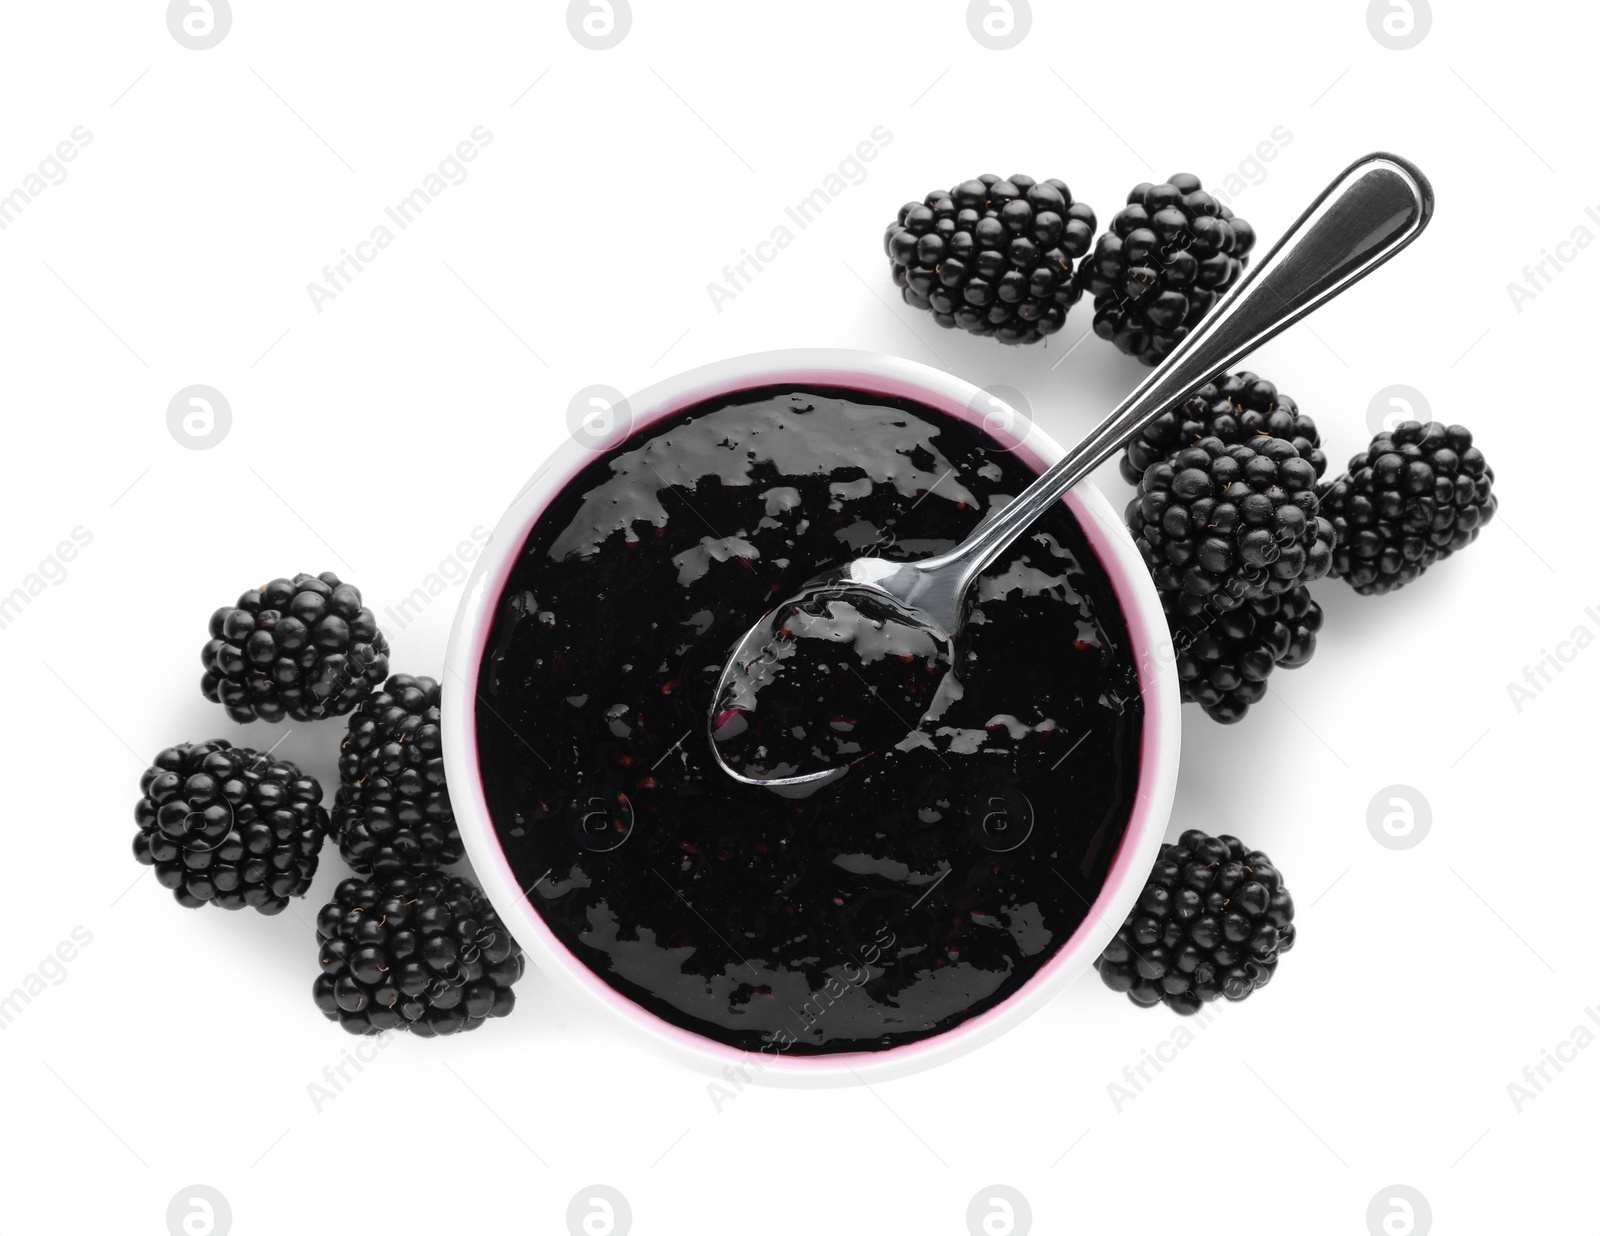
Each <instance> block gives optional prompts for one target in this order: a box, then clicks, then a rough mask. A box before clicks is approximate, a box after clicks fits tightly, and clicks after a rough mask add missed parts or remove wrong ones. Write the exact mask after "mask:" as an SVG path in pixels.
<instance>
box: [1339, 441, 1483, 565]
mask: <svg viewBox="0 0 1600 1236" xmlns="http://www.w3.org/2000/svg"><path fill="white" fill-rule="evenodd" d="M1493 490H1494V469H1493V468H1491V467H1490V466H1489V464H1488V461H1487V460H1485V459H1484V457H1483V452H1482V451H1480V450H1479V449H1478V448H1477V447H1475V446H1473V445H1472V434H1471V433H1470V432H1469V431H1468V430H1467V429H1465V428H1464V427H1462V426H1460V425H1449V426H1445V425H1441V424H1440V423H1439V422H1438V421H1430V422H1428V424H1426V425H1424V424H1422V423H1421V422H1420V421H1402V422H1401V423H1400V424H1398V425H1396V426H1395V427H1394V429H1393V430H1391V431H1390V432H1388V433H1380V434H1379V435H1378V436H1377V437H1375V438H1373V439H1372V444H1371V445H1370V446H1368V447H1367V449H1366V450H1365V451H1363V452H1362V453H1361V454H1359V455H1357V456H1356V457H1355V458H1354V459H1352V460H1351V461H1350V470H1349V471H1348V472H1346V473H1344V474H1343V475H1342V476H1340V477H1339V478H1338V479H1337V480H1335V481H1332V482H1330V483H1328V484H1327V485H1325V486H1324V488H1323V491H1322V509H1323V512H1324V514H1326V515H1327V517H1328V518H1329V519H1330V520H1331V521H1332V522H1333V529H1334V536H1335V544H1334V551H1333V573H1334V574H1335V575H1338V576H1340V577H1341V578H1342V579H1344V580H1345V581H1346V582H1348V583H1349V584H1350V585H1351V587H1353V588H1354V589H1355V590H1356V591H1357V592H1360V593H1363V594H1367V595H1371V594H1373V593H1382V592H1390V591H1392V590H1393V589H1395V588H1402V587H1404V586H1405V585H1406V584H1409V583H1410V582H1411V581H1412V580H1414V579H1416V578H1417V576H1419V575H1421V574H1422V573H1423V572H1424V571H1426V570H1427V569H1428V568H1429V567H1430V566H1432V565H1433V564H1434V563H1435V562H1438V561H1440V560H1441V559H1443V558H1448V557H1449V556H1450V555H1451V554H1453V553H1455V551H1456V550H1458V549H1463V548H1465V547H1466V546H1468V545H1470V544H1472V542H1473V541H1475V540H1477V539H1478V531H1479V530H1480V529H1481V528H1482V527H1483V525H1484V524H1486V523H1488V522H1489V521H1490V520H1491V519H1493V518H1494V513H1495V510H1496V509H1497V508H1498V507H1499V505H1500V504H1499V500H1498V499H1497V498H1496V497H1495V496H1494V492H1493Z"/></svg>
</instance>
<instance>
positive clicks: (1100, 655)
mask: <svg viewBox="0 0 1600 1236" xmlns="http://www.w3.org/2000/svg"><path fill="white" fill-rule="evenodd" d="M1031 479H1032V473H1031V472H1030V471H1029V470H1028V469H1027V468H1026V467H1025V466H1024V465H1023V464H1022V463H1021V461H1019V460H1018V459H1016V458H1015V456H1013V455H1010V454H1007V453H1006V452H1005V451H1004V450H1002V449H1001V448H1000V447H998V446H997V445H996V444H995V443H994V442H993V441H992V440H991V439H989V438H988V437H986V436H985V435H984V434H982V433H981V432H980V431H979V430H978V429H976V428H974V427H972V426H970V425H969V424H967V423H966V422H964V421H962V420H960V419H958V418H955V417H951V416H948V415H946V414H943V413H940V412H937V411H934V410H932V409H930V408H927V407H924V406H922V405H920V404H917V403H913V402H910V401H907V400H899V399H893V398H889V397H886V396H878V395H867V394H862V393H858V392H852V391H846V390H838V389H826V388H823V389H815V390H795V389H792V388H766V389H761V390H754V391H747V392H743V393H741V394H738V395H736V396H730V397H725V398H722V399H718V400H714V401H710V402H707V403H704V404H699V405H696V406H694V407H692V408H689V409H687V410H685V411H683V412H681V413H678V414H676V415H674V416H672V417H670V418H668V419H666V420H663V421H659V422H657V423H656V424H654V425H651V426H650V427H648V428H647V429H644V430H641V431H638V432H636V433H635V434H634V435H633V436H631V437H630V438H628V439H627V440H626V441H624V442H623V443H622V444H621V445H620V446H618V447H616V448H614V449H612V450H611V451H609V452H608V453H607V454H605V455H603V456H601V457H599V458H597V459H596V460H595V461H594V462H593V463H592V464H591V465H589V466H588V467H587V468H586V469H585V470H584V471H583V472H582V473H581V474H580V475H579V476H578V477H577V478H575V479H574V480H573V481H572V482H571V483H570V484H568V485H567V486H566V487H565V488H564V489H563V491H562V492H561V494H560V495H559V496H558V497H557V498H556V499H555V501H554V502H553V503H552V504H551V505H550V506H549V507H548V508H547V509H546V510H545V512H544V513H543V515H542V516H541V517H540V518H539V520H538V521H537V523H536V525H535V527H534V528H533V530H532V532H531V534H530V535H529V536H528V539H527V543H526V545H525V546H524V547H523V550H522V552H521V554H520V555H519V557H518V559H517V561H516V563H515V565H514V566H513V568H512V571H511V575H510V578H509V580H508V582H507V584H506V587H505V589H504V591H503V593H502V595H501V597H500V599H499V601H498V604H497V610H496V614H495V617H494V621H493V624H492V628H491V631H490V635H489V640H488V645H487V648H486V650H485V654H484V659H483V663H482V666H481V668H480V673H479V681H478V684H477V685H478V702H477V707H476V727H477V739H478V744H479V759H480V764H481V768H482V772H483V779H484V790H485V794H486V797H487V800H488V804H489V808H490V813H491V815H492V817H493V819H494V824H495V829H496V832H497V835H498V837H499V840H500V843H501V845H502V847H503V848H504V850H505V853H506V856H507V858H508V860H509V862H510V864H511V866H512V869H513V872H514V873H515V875H516V877H517V879H518V881H519V883H520V884H521V886H522V887H523V888H524V889H527V890H529V891H528V893H527V896H528V899H529V901H530V903H531V904H532V906H533V907H534V908H535V910H536V911H537V912H538V913H539V914H540V915H541V916H542V917H543V919H544V921H545V922H546V923H547V924H548V925H549V927H550V929H551V930H552V931H553V933H554V934H555V935H556V937H557V938H558V939H559V940H560V941H561V942H562V943H563V944H564V945H565V946H566V947H567V948H568V949H569V950H570V951H571V952H572V953H573V954H574V955H575V956H576V957H577V958H578V959H579V960H581V961H582V963H583V964H585V965H587V966H588V967H589V968H590V969H591V970H593V971H594V972H595V973H596V974H597V975H598V976H600V978H602V979H603V980H604V981H605V982H606V983H608V984H610V985H611V986H612V987H613V988H615V989H616V990H617V991H619V992H621V993H622V994H623V995H625V996H627V997H628V998H630V999H632V1000H634V1001H636V1002H637V1003H639V1004H640V1005H641V1006H643V1007H644V1008H645V1009H647V1010H648V1011H650V1012H652V1013H654V1014H656V1015H657V1016H659V1017H661V1018H663V1019H665V1020H666V1021H668V1022H670V1023H672V1024H674V1025H677V1026H680V1027H682V1028H684V1029H687V1030H690V1031H693V1032H695V1033H698V1034H702V1035H706V1036H708V1037H710V1038H712V1039H716V1040H719V1041H721V1042H723V1043H726V1044H729V1045H731V1046H734V1047H738V1048H742V1049H745V1050H750V1051H758V1050H765V1051H768V1052H781V1053H785V1054H788V1055H796V1056H798V1055H809V1054H817V1053H824V1052H841V1051H870V1050H876V1049H882V1048H887V1047H893V1046H897V1045H900V1044H904V1043H907V1042H911V1041H914V1040H917V1039H921V1038H925V1037H927V1036H929V1035H932V1034H937V1033H939V1032H941V1031H944V1030H947V1029H949V1028H951V1027H953V1026H955V1025H958V1024H959V1023H961V1022H962V1021H964V1020H966V1019H967V1018H970V1017H972V1016H974V1015H976V1014H979V1013H981V1012H983V1011H985V1010H986V1009H989V1008H992V1007H993V1006H994V1005H995V1004H997V1003H999V1002H1000V1001H1003V1000H1004V999H1005V998H1006V997H1007V996H1009V995H1011V994H1013V993H1014V992H1016V991H1017V990H1018V989H1019V988H1020V987H1022V986H1023V984H1025V983H1026V982H1027V981H1028V980H1029V979H1030V978H1031V977H1032V976H1033V975H1034V974H1036V973H1037V972H1038V970H1039V969H1040V968H1041V967H1042V966H1043V965H1044V964H1045V963H1047V962H1048V961H1049V960H1050V958H1051V957H1052V956H1053V955H1054V953H1055V952H1056V950H1057V949H1058V948H1059V947H1060V946H1061V945H1062V944H1063V943H1064V942H1065V941H1066V940H1067V939H1068V938H1069V937H1070V936H1071V934H1072V933H1073V931H1074V930H1075V929H1076V928H1077V927H1078V925H1079V924H1080V923H1081V922H1082V920H1083V918H1084V916H1085V915H1086V914H1087V912H1088V907H1089V905H1090V903H1091V902H1092V901H1093V899H1094V898H1095V897H1096V896H1097V895H1098V893H1099V890H1100V887H1101V884H1102V883H1103V881H1104V878H1105V874H1106V871H1107V869H1108V868H1109V867H1110V865H1111V862H1112V860H1113V859H1114V858H1115V855H1116V852H1117V847H1118V845H1119V843H1120V842H1121V839H1122V835H1123V831H1124V828H1125V826H1126V823H1127V819H1128V815H1129V812H1130V809H1131V805H1132V800H1133V795H1134V791H1135V787H1136V785H1137V782H1138V774H1139V760H1140V731H1141V725H1142V717H1143V705H1142V702H1141V700H1140V697H1139V693H1138V686H1137V671H1136V667H1135V665H1134V662H1133V657H1132V654H1131V652H1130V647H1129V638H1128V633H1127V628H1126V624H1125V622H1124V620H1123V617H1122V613H1121V611H1120V609H1119V607H1118V605H1117V601H1116V598H1115V596H1114V594H1113V592H1112V589H1111V585H1110V583H1109V582H1108V581H1107V579H1106V577H1105V575H1104V573H1103V572H1102V570H1101V569H1100V567H1099V565H1098V563H1096V561H1095V560H1094V557H1093V553H1092V551H1091V550H1090V548H1089V546H1088V544H1087V543H1086V541H1085V539H1084V537H1083V534H1082V532H1081V530H1080V529H1079V527H1078V525H1077V523H1076V521H1075V520H1074V519H1073V517H1072V515H1071V513H1070V511H1068V509H1067V508H1066V507H1065V506H1064V505H1063V506H1059V507H1057V508H1055V509H1054V510H1053V511H1052V512H1051V513H1049V514H1048V515H1047V516H1045V517H1044V518H1043V519H1041V520H1040V521H1039V523H1038V524H1037V525H1035V527H1034V528H1033V530H1031V531H1030V532H1029V533H1028V534H1027V535H1026V536H1024V537H1023V538H1021V540H1019V542H1018V543H1017V544H1016V545H1015V546H1013V547H1012V548H1011V549H1010V550H1009V551H1007V552H1006V553H1005V554H1004V555H1002V556H1001V558H1000V559H999V560H998V561H997V562H996V563H995V565H994V566H992V567H991V568H990V569H989V571H988V572H986V573H985V575H984V576H983V577H982V578H981V579H980V580H979V581H978V584H977V585H976V587H975V590H974V595H973V598H972V611H971V616H970V618H969V620H968V623H967V625H966V627H965V628H964V629H963V631H962V633H961V635H960V637H959V639H958V640H957V643H956V646H955V657H954V667H953V672H952V673H951V674H950V675H949V676H948V677H946V678H945V679H944V683H945V685H944V686H943V687H942V688H940V690H939V693H938V696H937V698H935V699H934V700H933V702H932V705H931V707H930V708H929V709H928V711H927V715H926V717H925V718H924V719H923V721H922V723H921V725H920V726H918V727H917V728H916V729H915V731H914V732H913V733H912V734H911V735H910V736H909V737H907V738H906V739H905V741H902V742H901V743H899V744H898V745H897V746H894V747H891V748H889V749H887V750H883V751H879V752H878V753H876V754H874V755H872V756H871V757H870V758H868V759H864V760H861V761H860V762H859V763H857V764H855V765H853V766H852V767H850V768H849V769H848V770H847V771H846V772H845V774H844V775H843V776H842V777H839V778H838V779H837V780H834V781H830V782H828V783H826V784H823V785H821V786H820V787H817V786H811V787H807V790H808V792H807V793H806V794H805V795H804V796H798V797H786V796H783V795H781V794H778V793H775V792H774V791H773V790H771V789H768V788H762V787H758V786H750V785H744V784H741V783H739V782H737V781H735V780H734V779H732V778H731V777H729V776H728V775H727V774H726V773H725V772H723V771H722V770H721V769H720V768H719V767H718V766H717V763H716V760H715V758H714V756H713V754H712V752H711V738H710V736H709V730H708V725H707V718H708V716H709V715H710V713H711V710H712V705H713V703H714V698H713V697H714V695H715V691H716V685H717V682H718V679H719V677H720V676H721V671H722V667H723V663H724V661H725V660H726V659H727V658H728V656H729V654H730V652H731V651H732V649H733V648H734V646H735V645H736V644H737V643H738V642H739V640H740V639H741V638H742V636H743V635H744V634H745V632H746V631H747V630H748V629H749V628H750V626H751V625H752V624H753V623H754V622H755V621H756V619H758V618H759V617H760V616H761V615H762V614H763V613H765V612H766V611H768V610H770V609H772V608H773V607H774V606H775V605H778V604H779V603H780V602H781V601H783V600H784V599H785V598H788V597H793V596H795V595H796V594H798V593H799V592H800V590H801V588H802V587H803V585H805V584H806V583H807V582H808V581H810V580H812V579H814V578H815V577H816V576H817V575H818V574H820V573H821V572H822V571H824V570H826V569H827V568H829V567H832V566H836V565H838V564H840V563H842V562H844V561H846V560H847V559H849V558H851V557H855V556H858V555H860V554H862V553H868V552H877V553H882V554H885V555H889V556H921V555H926V554H930V553H934V552H938V551H940V550H944V549H948V548H949V547H951V546H952V545H954V544H955V543H956V542H957V541H958V540H960V539H961V538H962V537H964V536H965V535H966V534H967V533H968V532H970V531H971V529H972V528H973V527H974V526H975V525H976V524H977V523H978V521H979V520H980V519H981V518H982V516H983V515H984V514H985V513H986V512H987V511H988V510H990V509H991V507H993V506H994V505H996V504H999V503H1003V502H1004V501H1005V500H1006V499H1007V498H1008V497H1010V496H1011V495H1014V494H1016V493H1018V492H1020V490H1021V489H1022V488H1023V487H1024V486H1025V485H1026V484H1027V482H1028V481H1029V480H1031ZM908 664H909V663H908ZM867 702H870V701H867ZM845 719H846V720H850V719H851V718H849V717H846V718H845ZM855 720H857V721H858V722H859V718H855ZM821 721H822V723H823V724H829V723H831V721H832V717H831V716H830V717H827V718H821ZM809 723H810V724H812V725H815V724H817V720H816V719H811V720H810V722H809ZM829 732H830V733H833V734H835V735H837V734H839V733H842V731H838V730H830V731H829ZM838 741H848V740H838Z"/></svg>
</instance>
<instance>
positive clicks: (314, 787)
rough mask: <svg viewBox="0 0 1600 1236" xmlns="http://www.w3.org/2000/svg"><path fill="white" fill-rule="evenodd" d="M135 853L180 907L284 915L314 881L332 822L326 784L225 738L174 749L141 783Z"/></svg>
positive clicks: (270, 756)
mask: <svg viewBox="0 0 1600 1236" xmlns="http://www.w3.org/2000/svg"><path fill="white" fill-rule="evenodd" d="M139 789H140V791H141V792H142V793H143V795H144V797H143V798H141V799H140V800H139V804H138V806H137V807H136V808H135V810H134V820H135V821H136V822H137V823H138V825H139V834H138V836H136V837H135V838H134V839H133V856H134V857H135V858H136V859H138V860H139V861H140V862H141V863H143V864H144V865H145V866H147V867H154V868H155V869H156V879H157V880H159V881H160V882H161V885H162V886H163V887H164V888H170V889H171V890H172V894H173V896H174V897H176V898H177V899H178V904H179V905H183V906H189V907H191V908H195V907H198V906H203V905H205V904H206V903H207V902H210V903H211V904H212V905H218V906H221V907H222V908H223V909H225V910H238V909H242V908H243V907H245V906H254V907H255V908H256V909H257V910H259V911H261V913H263V914H276V913H278V912H279V911H280V910H282V909H283V908H284V907H285V906H286V905H288V904H289V898H291V897H300V896H303V895H304V894H305V891H306V889H308V888H310V887H311V877H312V876H314V875H315V874H316V871H317V855H318V853H319V851H321V849H322V842H323V835H324V833H325V832H326V830H327V827H328V813H327V812H326V811H324V810H323V809H322V786H320V785H319V784H318V783H317V779H316V778H315V777H308V776H306V775H305V774H304V773H302V772H301V771H300V770H299V769H298V768H296V767H295V766H294V765H293V764H291V763H289V761H288V760H281V759H277V758H275V757H274V756H272V755H270V754H267V755H263V754H262V753H260V752H258V751H251V750H249V749H247V748H245V747H234V746H231V745H229V744H228V743H227V742H224V741H223V740H222V739H220V738H219V739H215V740H213V741H211V742H194V743H184V744H183V745H181V746H177V747H168V748H167V749H166V750H165V751H163V752H162V753H161V754H160V755H158V756H156V759H155V763H154V764H153V765H151V766H150V768H148V769H147V770H146V771H145V774H144V776H143V777H142V778H140V781H139Z"/></svg>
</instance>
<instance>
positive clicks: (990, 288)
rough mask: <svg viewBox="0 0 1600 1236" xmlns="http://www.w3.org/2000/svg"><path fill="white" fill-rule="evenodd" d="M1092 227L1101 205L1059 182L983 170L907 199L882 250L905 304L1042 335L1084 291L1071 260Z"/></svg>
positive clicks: (972, 324)
mask: <svg viewBox="0 0 1600 1236" xmlns="http://www.w3.org/2000/svg"><path fill="white" fill-rule="evenodd" d="M1094 228H1095V219H1094V211H1093V210H1091V209H1089V207H1088V206H1087V205H1085V204H1084V203H1082V202H1074V201H1073V200H1072V191H1071V190H1070V189H1068V188H1067V186H1066V185H1065V184H1063V183H1062V182H1061V181H1059V180H1045V181H1036V180H1034V179H1033V177H1031V176H1011V177H1008V178H1007V179H1005V180H1001V179H1000V177H998V176H995V175H993V174H985V175H983V176H979V177H978V178H977V179H976V180H967V181H963V182H962V183H961V184H958V185H957V186H956V187H955V188H953V189H951V190H949V191H948V192H946V191H944V190H942V189H935V190H934V191H933V192H932V193H930V194H928V196H927V197H925V198H923V200H922V201H920V202H907V203H906V204H905V205H904V206H902V207H901V208H900V214H899V216H898V217H897V218H896V220H895V221H894V222H893V223H891V224H890V225H889V226H888V228H886V229H885V231H884V234H883V248H884V252H885V253H887V254H888V255H889V269H890V273H891V274H892V275H893V277H894V282H895V286H896V287H898V288H899V289H900V295H901V296H902V297H903V298H904V300H905V302H906V304H908V305H914V306H915V307H916V308H918V309H926V310H928V311H929V312H930V313H932V314H933V317H934V320H935V321H936V322H938V323H939V325H940V326H944V327H952V328H953V327H956V326H959V327H961V328H962V329H963V330H967V331H970V332H971V333H972V334H974V335H992V336H993V337H994V338H996V339H998V340H1000V342H1002V343H1037V342H1038V341H1039V340H1040V339H1043V338H1044V337H1045V336H1046V335H1053V334H1054V333H1055V332H1056V331H1058V330H1060V329H1061V324H1062V323H1063V322H1065V321H1066V318H1067V310H1068V309H1070V308H1071V307H1072V306H1073V305H1074V304H1076V303H1077V301H1078V298H1079V297H1080V296H1081V295H1082V294H1083V292H1082V289H1081V288H1080V287H1079V286H1078V284H1077V282H1076V281H1075V280H1074V278H1073V261H1074V260H1075V259H1077V258H1081V257H1082V256H1083V255H1084V254H1085V253H1087V252H1088V251H1089V242H1090V241H1091V240H1092V239H1093V238H1094Z"/></svg>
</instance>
